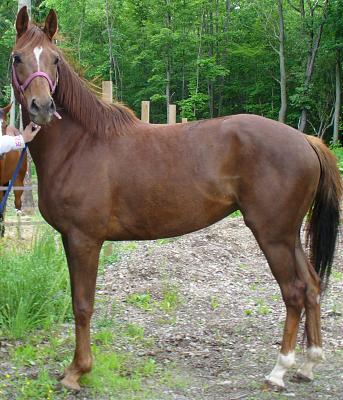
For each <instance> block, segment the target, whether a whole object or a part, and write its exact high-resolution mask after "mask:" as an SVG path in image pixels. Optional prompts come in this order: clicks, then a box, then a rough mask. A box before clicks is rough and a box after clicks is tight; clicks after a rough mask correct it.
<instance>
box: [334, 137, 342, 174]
mask: <svg viewBox="0 0 343 400" xmlns="http://www.w3.org/2000/svg"><path fill="white" fill-rule="evenodd" d="M331 150H332V151H333V152H334V154H335V156H336V157H337V163H338V168H339V170H340V172H341V174H342V175H343V147H341V146H340V145H337V144H335V145H332V146H331Z"/></svg>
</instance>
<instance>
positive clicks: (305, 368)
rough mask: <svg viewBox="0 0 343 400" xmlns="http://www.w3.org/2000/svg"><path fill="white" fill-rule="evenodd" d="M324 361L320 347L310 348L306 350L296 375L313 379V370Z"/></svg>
mask: <svg viewBox="0 0 343 400" xmlns="http://www.w3.org/2000/svg"><path fill="white" fill-rule="evenodd" d="M323 360H324V353H323V349H322V348H321V347H317V346H312V347H309V348H308V350H307V355H306V360H305V362H304V363H303V365H302V366H301V367H300V368H299V369H298V373H299V374H301V375H304V376H306V377H307V378H309V379H311V380H312V379H313V368H314V367H315V366H316V365H317V364H319V363H320V362H321V361H323Z"/></svg>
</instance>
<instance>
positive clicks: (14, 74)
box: [12, 65, 62, 119]
mask: <svg viewBox="0 0 343 400" xmlns="http://www.w3.org/2000/svg"><path fill="white" fill-rule="evenodd" d="M38 77H41V78H45V79H46V80H47V81H48V83H49V87H50V93H51V94H54V93H55V90H56V87H57V84H58V71H57V76H56V80H55V82H54V83H53V82H52V80H51V79H50V76H49V75H48V74H46V73H45V72H42V71H37V72H34V73H33V74H31V75H30V76H29V77H28V78H27V79H26V81H25V82H24V83H23V84H22V85H21V84H20V83H19V79H18V76H17V72H16V70H15V68H14V66H13V65H12V78H13V84H14V86H15V88H16V89H17V90H18V92H19V93H20V95H21V96H22V97H23V96H24V91H25V90H26V89H27V87H28V86H29V85H30V83H31V82H32V81H33V80H34V79H35V78H38ZM54 115H55V116H56V117H57V118H58V119H62V117H61V116H60V114H59V113H58V112H57V111H55V112H54Z"/></svg>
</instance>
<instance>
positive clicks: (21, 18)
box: [16, 6, 30, 39]
mask: <svg viewBox="0 0 343 400" xmlns="http://www.w3.org/2000/svg"><path fill="white" fill-rule="evenodd" d="M29 23H30V17H29V14H28V12H27V7H26V6H24V7H22V8H21V9H20V11H19V12H18V15H17V21H16V29H17V39H19V38H20V37H21V36H22V35H23V34H24V33H25V32H26V31H27V28H28V27H29Z"/></svg>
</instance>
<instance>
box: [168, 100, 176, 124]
mask: <svg viewBox="0 0 343 400" xmlns="http://www.w3.org/2000/svg"><path fill="white" fill-rule="evenodd" d="M168 124H176V105H175V104H169V114H168Z"/></svg>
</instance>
